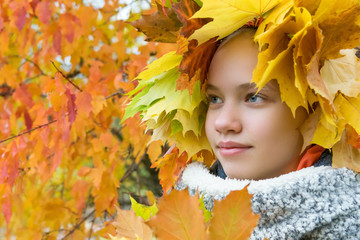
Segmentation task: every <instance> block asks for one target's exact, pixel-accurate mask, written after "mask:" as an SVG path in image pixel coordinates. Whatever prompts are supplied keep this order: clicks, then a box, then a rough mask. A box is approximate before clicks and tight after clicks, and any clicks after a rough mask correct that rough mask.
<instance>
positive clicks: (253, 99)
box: [246, 93, 263, 103]
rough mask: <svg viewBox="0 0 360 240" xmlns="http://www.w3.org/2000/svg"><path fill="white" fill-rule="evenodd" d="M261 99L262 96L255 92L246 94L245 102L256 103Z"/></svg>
mask: <svg viewBox="0 0 360 240" xmlns="http://www.w3.org/2000/svg"><path fill="white" fill-rule="evenodd" d="M262 100H263V98H262V97H261V96H259V95H256V94H253V93H251V94H248V95H247V96H246V101H247V102H250V103H258V102H261V101H262Z"/></svg>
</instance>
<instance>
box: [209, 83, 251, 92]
mask: <svg viewBox="0 0 360 240" xmlns="http://www.w3.org/2000/svg"><path fill="white" fill-rule="evenodd" d="M252 88H254V89H256V84H255V83H243V84H240V85H238V86H237V87H236V89H237V90H248V89H252ZM205 89H206V90H219V88H218V87H217V86H215V85H213V84H206V87H205Z"/></svg>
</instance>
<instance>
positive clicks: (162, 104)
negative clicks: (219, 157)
mask: <svg viewBox="0 0 360 240" xmlns="http://www.w3.org/2000/svg"><path fill="white" fill-rule="evenodd" d="M162 2H166V1H162ZM168 5H169V4H168ZM157 8H158V10H157V11H156V12H155V13H153V14H152V15H147V16H143V17H142V18H141V19H139V20H137V21H135V22H133V23H131V24H132V25H133V26H135V27H136V28H138V29H139V30H140V31H143V32H144V33H145V34H146V35H147V40H148V41H161V42H171V43H174V44H176V46H177V50H176V51H173V52H170V53H167V54H165V55H164V56H163V57H161V58H159V59H158V60H156V61H154V62H153V63H151V64H149V65H148V66H147V68H146V69H145V70H144V71H143V72H141V73H140V74H139V75H138V77H137V78H136V79H139V80H140V81H139V85H138V86H137V88H136V89H135V90H134V91H132V92H131V93H129V95H130V96H131V97H132V99H131V102H130V104H129V105H128V106H127V113H126V114H125V118H127V117H131V116H133V115H134V114H135V113H137V112H140V115H141V116H142V120H143V121H144V122H145V123H146V125H147V127H148V129H153V139H154V140H157V139H162V140H164V141H166V140H167V141H171V142H174V143H175V144H176V146H177V151H179V153H183V152H185V153H186V154H187V156H188V160H190V159H197V160H199V159H201V160H204V159H205V158H206V157H208V156H210V155H211V154H210V155H209V154H206V152H209V153H210V152H211V148H210V146H209V144H208V142H207V140H206V137H205V134H204V129H203V123H204V116H205V113H206V102H205V100H204V94H203V91H202V90H203V87H204V85H205V82H206V74H207V68H208V66H209V64H210V61H211V58H212V56H213V54H214V53H215V51H216V48H217V47H218V45H219V42H220V41H221V40H222V39H224V38H226V37H227V36H229V35H230V34H232V33H233V32H235V31H236V30H237V29H239V28H243V27H256V29H257V30H256V33H255V36H254V41H255V42H256V43H257V44H258V45H259V49H260V50H259V55H258V64H257V66H256V68H255V70H254V72H253V79H252V81H253V82H255V83H256V85H257V87H258V88H259V89H261V88H262V87H263V86H264V85H265V84H266V83H268V82H269V81H270V80H271V79H276V80H277V82H278V84H279V88H280V93H281V98H282V100H283V101H284V102H285V103H286V104H287V105H288V107H289V108H290V109H291V111H292V113H293V114H295V111H296V110H297V109H298V108H299V107H303V108H305V109H306V110H307V111H308V112H309V117H308V119H307V120H306V121H305V122H304V124H303V126H302V127H301V131H302V134H303V137H304V146H305V147H306V146H308V145H311V144H317V145H320V146H322V147H324V148H328V149H332V152H333V166H335V167H341V166H346V167H349V168H351V169H353V170H355V171H360V161H359V159H358V156H360V155H359V148H360V138H359V133H360V121H359V119H360V60H359V58H358V57H357V56H359V50H357V49H356V47H358V46H359V45H360V2H359V1H354V0H341V1H340V0H335V1H334V0H316V1H314V0H302V1H300V0H293V1H291V0H260V1H256V2H254V1H252V0H245V1H244V0H241V1H240V0H239V1H229V0H223V1H215V0H202V2H199V1H195V0H194V1H193V0H180V1H179V2H177V3H175V4H172V5H169V7H166V5H161V4H157ZM144 19H146V21H145V20H144ZM149 28H151V29H152V31H150V33H149V31H148V29H149ZM159 36H161V38H160V37H159ZM174 36H175V37H174ZM159 39H160V40H159ZM189 94H190V97H189ZM314 105H317V106H318V107H316V108H312V106H314ZM192 141H195V142H197V143H198V144H197V146H193V145H194V144H192Z"/></svg>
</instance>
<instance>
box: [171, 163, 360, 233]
mask: <svg viewBox="0 0 360 240" xmlns="http://www.w3.org/2000/svg"><path fill="white" fill-rule="evenodd" d="M248 184H249V186H248V191H249V193H250V194H253V197H252V200H251V204H252V211H253V212H254V213H255V214H259V215H260V219H259V222H258V225H257V227H256V228H255V229H254V231H253V233H252V235H251V238H250V239H264V238H268V239H269V240H271V239H337V240H338V239H360V174H356V173H354V172H353V171H351V170H349V169H346V168H339V169H334V168H332V167H330V166H319V167H309V168H304V169H302V170H299V171H296V172H291V173H288V174H285V175H282V176H279V177H277V178H271V179H266V180H259V181H254V180H236V179H229V178H226V179H222V178H220V177H218V176H215V175H212V174H211V173H210V172H209V170H208V169H207V168H206V167H205V166H204V165H202V164H200V163H192V164H190V165H189V166H188V167H187V168H186V170H185V171H184V172H183V175H182V177H181V179H180V180H179V182H178V183H177V185H176V188H177V189H178V190H182V189H185V188H188V190H189V193H190V194H191V195H193V194H195V191H196V190H198V191H199V193H200V195H203V196H204V203H205V206H206V208H207V209H209V210H211V209H212V207H213V199H217V200H220V199H223V198H225V197H226V196H227V195H228V194H229V193H230V191H233V190H241V189H243V188H244V187H245V186H246V185H248Z"/></svg>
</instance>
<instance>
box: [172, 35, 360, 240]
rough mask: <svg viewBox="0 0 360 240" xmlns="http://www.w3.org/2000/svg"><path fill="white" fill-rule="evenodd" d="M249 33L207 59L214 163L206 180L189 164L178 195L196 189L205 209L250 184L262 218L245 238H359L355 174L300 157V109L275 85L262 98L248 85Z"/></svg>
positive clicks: (327, 159) (359, 187)
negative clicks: (293, 107)
mask: <svg viewBox="0 0 360 240" xmlns="http://www.w3.org/2000/svg"><path fill="white" fill-rule="evenodd" d="M254 33H255V30H253V29H251V28H243V29H240V30H239V31H237V32H235V33H233V34H231V35H230V36H228V37H227V38H226V39H225V40H224V41H223V42H222V43H221V44H220V46H219V48H218V49H217V51H216V53H215V55H214V57H213V59H212V62H211V64H210V68H209V75H208V83H207V85H206V94H207V97H208V104H209V105H208V110H207V116H206V123H205V129H206V135H207V138H208V140H209V142H210V145H211V147H212V149H213V152H214V154H215V155H216V157H217V159H218V161H217V162H216V163H215V164H214V165H213V166H212V169H211V170H212V173H210V171H209V170H208V169H207V168H206V167H205V166H203V165H201V164H199V163H193V164H190V165H189V166H188V167H187V169H186V170H185V171H184V172H183V175H182V178H181V180H180V181H179V182H178V184H177V189H180V190H181V189H185V188H188V189H189V191H190V193H191V194H194V193H195V191H196V190H198V191H199V193H200V195H203V196H204V202H205V205H206V207H207V208H208V209H211V208H212V206H213V199H214V198H215V199H217V200H219V199H222V198H224V197H225V196H226V195H227V194H228V193H229V192H230V191H232V190H240V189H242V188H244V186H246V185H248V184H249V186H248V191H249V192H250V193H251V194H254V195H253V198H252V209H253V212H254V213H256V214H260V220H259V223H258V226H257V227H256V228H255V229H254V232H253V234H252V236H251V239H265V238H268V239H360V210H359V204H360V175H359V174H355V173H354V172H352V171H351V170H348V169H346V168H340V169H334V168H332V167H331V154H330V152H329V151H324V149H323V148H322V147H319V146H317V145H314V146H311V147H309V148H308V149H306V150H305V151H304V153H301V148H302V145H303V137H302V135H301V133H300V130H299V127H300V126H301V124H302V123H303V122H304V121H305V120H306V119H307V115H308V114H307V112H306V110H305V109H303V108H299V109H298V111H297V112H296V114H295V117H293V115H292V113H291V111H290V109H289V107H288V106H287V105H286V104H285V103H284V102H282V100H281V97H280V91H279V86H278V84H277V82H276V80H272V81H270V82H269V83H268V84H266V85H265V87H263V88H262V89H261V90H260V91H258V89H257V88H256V85H255V84H254V83H252V82H251V79H252V72H253V70H254V68H255V66H256V64H257V55H258V46H256V44H255V43H254V41H253V36H254ZM311 165H312V167H308V168H305V167H307V166H311ZM296 170H299V171H296ZM216 175H217V176H216ZM220 177H221V178H220Z"/></svg>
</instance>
